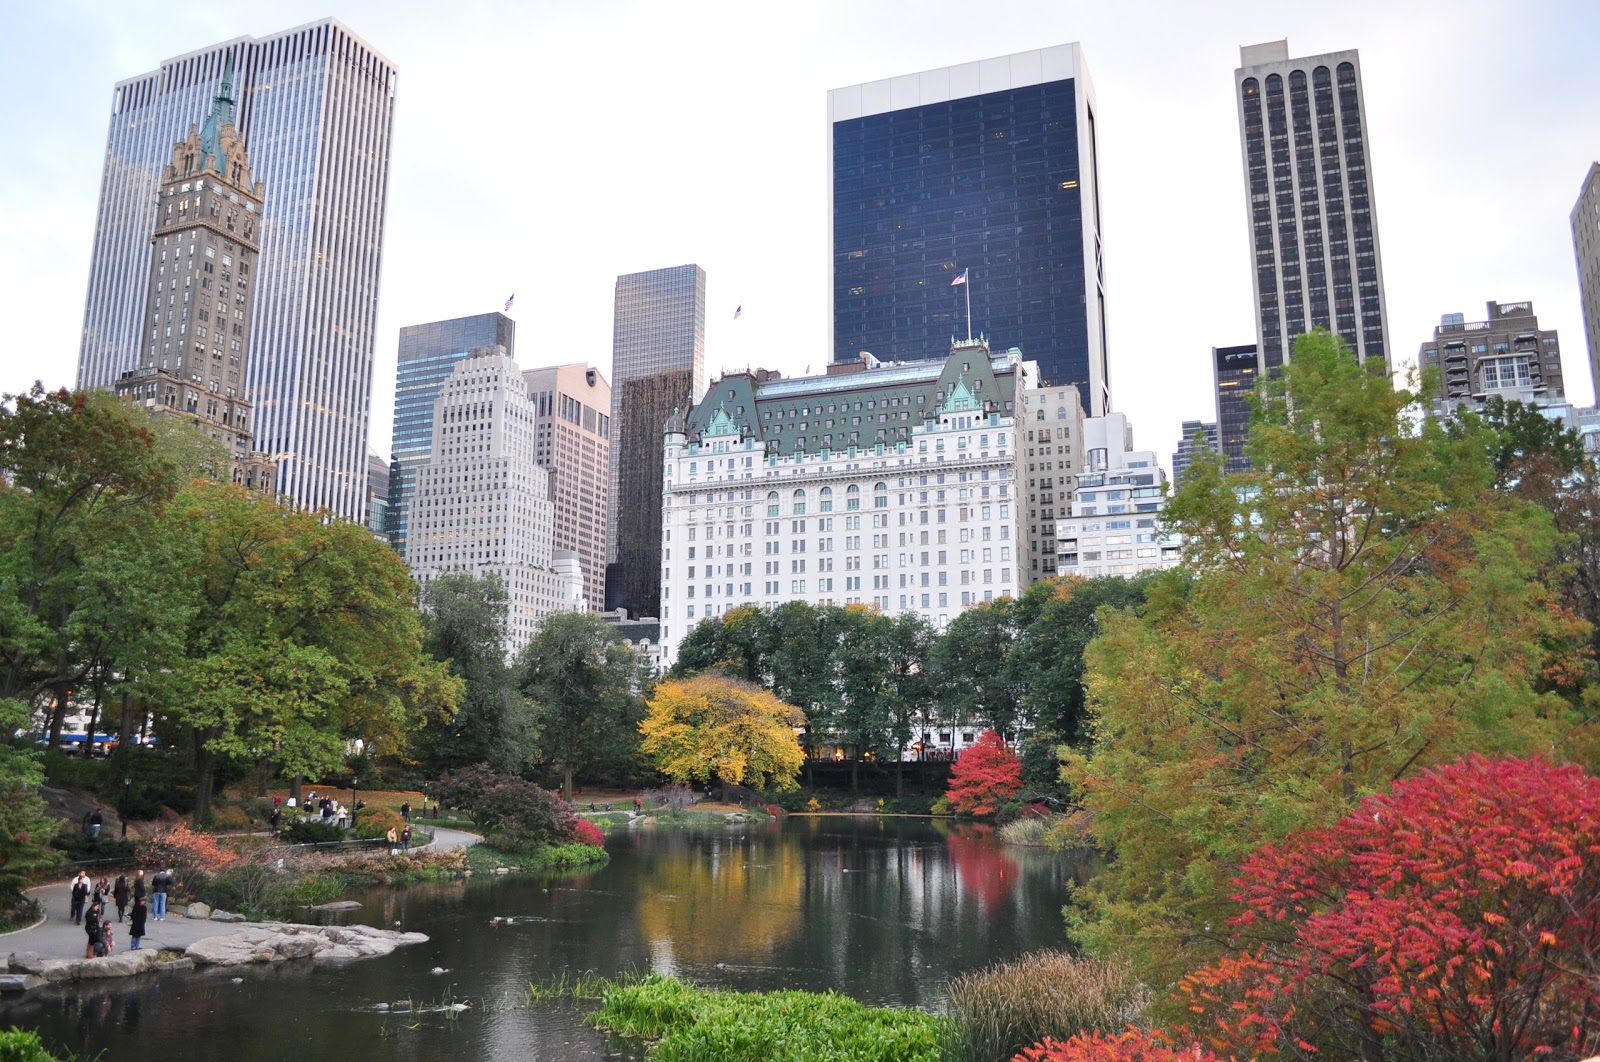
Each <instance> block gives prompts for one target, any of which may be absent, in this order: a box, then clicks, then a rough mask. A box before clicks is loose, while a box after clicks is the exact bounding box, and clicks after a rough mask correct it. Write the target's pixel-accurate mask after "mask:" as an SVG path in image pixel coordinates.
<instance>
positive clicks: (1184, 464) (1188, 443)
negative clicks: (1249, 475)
mask: <svg viewBox="0 0 1600 1062" xmlns="http://www.w3.org/2000/svg"><path fill="white" fill-rule="evenodd" d="M1197 435H1198V436H1200V437H1201V438H1202V439H1203V440H1204V443H1203V444H1202V445H1200V446H1196V445H1195V442H1196V440H1195V436H1197ZM1207 451H1209V452H1211V453H1221V452H1222V447H1221V446H1220V445H1219V444H1218V434H1217V425H1216V424H1215V423H1214V422H1211V421H1201V420H1186V421H1184V422H1183V428H1182V435H1181V436H1180V437H1179V439H1178V448H1177V449H1176V450H1174V451H1172V489H1173V490H1177V489H1178V488H1179V487H1181V486H1183V477H1185V476H1187V475H1188V474H1189V465H1190V464H1192V463H1193V462H1194V455H1195V454H1197V453H1205V452H1207Z"/></svg>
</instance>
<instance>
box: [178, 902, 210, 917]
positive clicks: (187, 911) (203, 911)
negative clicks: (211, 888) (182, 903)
mask: <svg viewBox="0 0 1600 1062" xmlns="http://www.w3.org/2000/svg"><path fill="white" fill-rule="evenodd" d="M183 917H185V918H197V919H206V918H210V917H211V905H210V904H204V903H191V904H190V905H189V906H188V907H185V908H184V909H183Z"/></svg>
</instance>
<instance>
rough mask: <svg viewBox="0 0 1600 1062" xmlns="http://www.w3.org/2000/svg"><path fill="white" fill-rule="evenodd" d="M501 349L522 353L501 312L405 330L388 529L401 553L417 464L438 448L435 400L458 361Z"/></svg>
mask: <svg viewBox="0 0 1600 1062" xmlns="http://www.w3.org/2000/svg"><path fill="white" fill-rule="evenodd" d="M496 347H498V348H500V349H503V350H504V351H505V352H506V354H507V355H508V356H511V357H515V356H516V349H517V323H516V322H515V321H513V320H512V319H511V318H509V317H507V316H506V315H505V314H501V313H480V314H478V315H477V316H476V317H455V318H451V319H450V320H448V321H432V322H430V323H428V324H418V325H407V326H406V327H404V328H402V329H400V357H399V361H398V363H397V365H396V367H395V380H394V432H393V435H392V436H391V441H390V444H389V446H390V454H391V456H390V459H389V507H388V510H387V514H386V516H385V519H384V529H385V531H386V532H387V533H388V535H389V541H390V542H391V543H393V545H394V548H395V549H397V550H399V551H400V555H401V556H405V552H406V530H407V526H408V524H409V521H410V507H411V499H412V497H414V496H415V494H416V488H417V467H418V466H419V465H421V464H422V463H423V462H424V461H426V460H427V459H428V455H429V454H431V453H432V452H433V400H434V399H435V398H438V397H439V388H440V387H441V386H442V385H443V384H444V382H445V380H447V379H448V378H449V377H450V373H451V371H452V370H453V369H454V368H455V366H456V362H458V361H461V360H462V359H463V358H465V357H466V356H467V355H468V354H469V353H471V352H472V351H474V350H492V349H494V348H496Z"/></svg>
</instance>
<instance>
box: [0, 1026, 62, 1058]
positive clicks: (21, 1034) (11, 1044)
mask: <svg viewBox="0 0 1600 1062" xmlns="http://www.w3.org/2000/svg"><path fill="white" fill-rule="evenodd" d="M0 1062H61V1059H59V1058H57V1057H56V1056H55V1055H52V1054H51V1053H50V1052H49V1051H46V1050H45V1049H44V1041H42V1040H40V1039H39V1034H38V1033H36V1032H30V1031H29V1030H27V1029H7V1030H6V1031H5V1032H0Z"/></svg>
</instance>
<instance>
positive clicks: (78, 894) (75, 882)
mask: <svg viewBox="0 0 1600 1062" xmlns="http://www.w3.org/2000/svg"><path fill="white" fill-rule="evenodd" d="M90 889H91V886H90V884H89V875H87V874H85V873H84V872H83V871H81V870H80V871H78V876H77V877H75V878H73V879H72V924H73V925H75V926H76V925H82V924H83V905H84V904H86V903H88V902H89V892H90Z"/></svg>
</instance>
